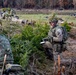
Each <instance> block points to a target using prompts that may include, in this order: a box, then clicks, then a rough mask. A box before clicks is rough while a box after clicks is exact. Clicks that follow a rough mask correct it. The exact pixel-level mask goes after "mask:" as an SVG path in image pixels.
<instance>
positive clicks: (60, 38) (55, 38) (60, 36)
mask: <svg viewBox="0 0 76 75" xmlns="http://www.w3.org/2000/svg"><path fill="white" fill-rule="evenodd" d="M55 34H56V37H54V36H53V41H56V42H60V41H62V39H63V35H62V30H61V29H57V30H56V32H55Z"/></svg>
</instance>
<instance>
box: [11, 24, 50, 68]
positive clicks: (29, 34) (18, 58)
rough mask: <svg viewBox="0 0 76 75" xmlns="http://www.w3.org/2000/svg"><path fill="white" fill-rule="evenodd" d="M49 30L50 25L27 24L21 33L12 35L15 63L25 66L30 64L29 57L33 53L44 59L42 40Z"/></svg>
mask: <svg viewBox="0 0 76 75" xmlns="http://www.w3.org/2000/svg"><path fill="white" fill-rule="evenodd" d="M48 30H49V26H48V25H41V24H37V25H36V26H35V27H32V26H25V27H24V28H23V29H22V31H21V34H16V35H14V36H13V37H11V45H12V49H13V55H14V58H15V60H14V61H15V63H19V64H21V65H23V66H24V67H25V66H27V65H28V62H29V58H30V57H31V56H32V55H33V54H36V55H37V56H38V58H41V59H42V61H43V59H44V58H45V56H44V52H43V51H42V47H41V45H40V41H41V40H42V38H44V37H46V36H47V34H48Z"/></svg>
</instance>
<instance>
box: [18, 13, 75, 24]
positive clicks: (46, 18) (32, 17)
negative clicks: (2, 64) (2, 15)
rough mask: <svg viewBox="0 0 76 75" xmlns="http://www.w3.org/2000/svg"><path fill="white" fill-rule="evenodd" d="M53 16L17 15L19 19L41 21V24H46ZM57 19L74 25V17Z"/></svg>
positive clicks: (67, 16)
mask: <svg viewBox="0 0 76 75" xmlns="http://www.w3.org/2000/svg"><path fill="white" fill-rule="evenodd" d="M52 15H53V14H18V16H19V17H20V18H21V19H26V20H35V21H41V22H48V21H49V18H50V17H51V16H52ZM56 16H57V17H58V18H62V19H63V20H64V21H67V22H69V23H70V22H73V23H74V24H76V17H75V16H71V15H56Z"/></svg>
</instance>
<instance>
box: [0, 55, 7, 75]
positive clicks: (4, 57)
mask: <svg viewBox="0 0 76 75" xmlns="http://www.w3.org/2000/svg"><path fill="white" fill-rule="evenodd" d="M6 57H7V55H6V54H5V56H4V61H3V67H2V72H1V75H3V71H4V66H5V63H6Z"/></svg>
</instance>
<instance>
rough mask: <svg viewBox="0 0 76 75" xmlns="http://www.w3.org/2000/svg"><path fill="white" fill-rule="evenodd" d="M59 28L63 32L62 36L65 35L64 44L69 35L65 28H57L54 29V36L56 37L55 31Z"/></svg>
mask: <svg viewBox="0 0 76 75" xmlns="http://www.w3.org/2000/svg"><path fill="white" fill-rule="evenodd" d="M59 28H60V29H61V30H62V34H63V40H62V41H63V42H64V41H66V40H67V39H68V33H67V30H66V28H65V27H63V26H57V27H56V28H55V29H54V32H53V35H54V36H56V34H55V31H56V29H59Z"/></svg>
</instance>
